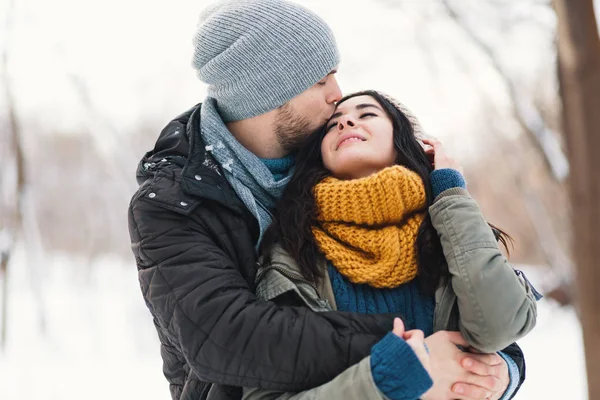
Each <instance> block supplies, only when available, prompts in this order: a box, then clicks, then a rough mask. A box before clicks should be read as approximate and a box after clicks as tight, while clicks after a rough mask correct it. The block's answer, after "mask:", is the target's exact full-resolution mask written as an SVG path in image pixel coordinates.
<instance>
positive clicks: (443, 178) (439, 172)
mask: <svg viewBox="0 0 600 400" xmlns="http://www.w3.org/2000/svg"><path fill="white" fill-rule="evenodd" d="M429 179H430V180H431V190H432V191H433V198H434V199H435V198H436V197H437V196H438V195H439V194H441V193H442V192H443V191H444V190H448V189H452V188H455V187H460V188H463V189H466V188H467V182H466V181H465V178H464V177H463V176H462V174H461V173H460V172H458V171H457V170H455V169H451V168H442V169H436V170H434V171H433V172H432V173H431V174H430V175H429Z"/></svg>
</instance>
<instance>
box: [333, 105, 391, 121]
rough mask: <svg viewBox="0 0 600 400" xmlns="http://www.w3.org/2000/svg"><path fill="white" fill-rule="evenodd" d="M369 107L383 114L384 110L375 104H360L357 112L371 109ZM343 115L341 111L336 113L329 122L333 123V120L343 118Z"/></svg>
mask: <svg viewBox="0 0 600 400" xmlns="http://www.w3.org/2000/svg"><path fill="white" fill-rule="evenodd" d="M369 107H373V108H376V109H378V110H379V111H381V112H383V110H382V109H381V108H380V107H379V106H376V105H375V104H370V103H363V104H358V105H357V106H356V107H355V108H356V109H357V110H362V109H363V108H369ZM342 114H343V113H342V112H341V111H338V112H336V113H334V114H333V115H332V116H331V117H329V121H331V120H332V119H335V118H338V117H341V116H342Z"/></svg>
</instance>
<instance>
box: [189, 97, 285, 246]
mask: <svg viewBox="0 0 600 400" xmlns="http://www.w3.org/2000/svg"><path fill="white" fill-rule="evenodd" d="M200 117H201V118H200V134H201V135H202V139H203V140H204V142H205V143H206V149H207V150H208V151H210V152H211V153H212V155H213V157H214V158H215V159H216V160H217V161H218V162H219V164H221V166H222V167H223V171H224V173H225V178H226V179H227V181H228V182H229V183H230V184H231V186H232V187H233V189H234V190H235V192H236V193H237V195H238V196H239V197H240V199H241V200H242V201H243V202H244V204H245V205H246V207H247V208H248V210H250V212H251V213H252V215H254V217H256V219H257V220H258V224H259V227H260V235H259V239H258V242H257V244H256V249H258V246H259V245H260V243H261V241H262V238H263V234H264V233H265V231H266V229H267V228H268V227H269V225H270V224H271V221H272V219H273V217H272V214H271V211H272V210H273V209H274V208H275V205H276V203H277V201H278V200H279V198H280V197H281V194H282V193H283V190H284V189H285V187H286V185H287V184H288V182H289V181H290V178H291V177H292V174H293V173H294V168H293V167H292V168H291V169H290V171H289V172H288V174H287V176H285V177H284V178H283V179H280V180H277V181H276V180H275V178H274V177H273V174H272V173H271V171H270V170H269V169H268V168H267V166H266V165H265V164H264V163H263V162H262V161H261V160H260V159H259V158H258V157H257V156H256V155H254V154H253V153H252V152H250V151H249V150H247V149H246V148H245V147H244V146H242V145H241V144H240V143H239V142H238V141H237V140H236V139H235V138H234V137H233V135H232V134H231V132H229V130H228V129H227V126H226V125H225V123H224V122H223V119H222V118H221V116H220V115H219V111H218V109H217V104H216V100H215V99H213V98H210V97H208V98H207V99H206V100H205V101H204V103H202V108H201V114H200Z"/></svg>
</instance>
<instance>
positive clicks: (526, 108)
mask: <svg viewBox="0 0 600 400" xmlns="http://www.w3.org/2000/svg"><path fill="white" fill-rule="evenodd" d="M441 3H442V5H443V7H444V9H445V11H446V13H447V14H448V16H449V17H450V19H451V20H452V21H454V22H455V24H456V25H457V26H458V27H459V28H460V29H461V30H462V31H463V33H464V34H465V36H466V37H468V38H469V39H470V40H471V41H472V42H473V43H474V44H475V45H476V46H477V47H478V48H479V49H480V50H481V51H482V53H483V54H485V55H486V56H487V57H488V59H489V60H490V63H491V65H492V67H493V68H494V69H495V70H496V72H497V73H498V76H500V77H501V78H502V80H503V82H504V84H505V86H506V89H507V91H508V94H509V97H510V99H511V100H512V107H513V114H514V116H515V119H516V120H517V122H518V123H519V124H520V125H521V127H522V128H523V130H524V131H525V132H526V133H527V134H528V136H529V137H530V138H531V140H532V142H533V143H534V144H535V147H536V148H538V149H539V150H540V151H541V153H542V155H543V156H544V160H545V161H546V163H547V164H548V167H549V168H550V170H551V171H552V174H553V176H554V178H555V179H557V180H558V181H562V180H564V179H565V178H566V177H567V176H568V175H569V162H568V160H567V157H566V155H565V154H564V152H563V150H562V148H561V146H560V143H559V140H558V134H557V133H556V132H554V131H553V130H552V129H550V128H549V127H548V126H546V124H545V122H544V119H543V118H542V116H541V115H540V113H539V111H538V110H537V109H536V107H535V106H534V105H533V103H532V101H531V99H529V97H528V96H527V95H526V94H525V93H522V92H521V91H520V90H519V88H518V86H517V85H516V83H515V82H514V81H513V80H512V79H511V77H510V76H509V74H508V73H507V72H506V70H505V67H504V65H503V64H502V62H501V61H500V59H499V58H498V57H497V56H496V55H495V53H494V51H493V50H492V49H491V48H490V46H488V44H487V43H485V42H484V41H483V40H482V39H481V38H480V37H479V36H478V35H477V34H476V33H475V32H474V31H473V30H472V29H471V28H470V27H469V26H468V25H467V24H466V23H464V22H463V21H462V20H461V18H460V15H459V14H458V12H457V11H456V10H455V9H454V7H453V6H452V5H451V4H450V2H449V0H441Z"/></svg>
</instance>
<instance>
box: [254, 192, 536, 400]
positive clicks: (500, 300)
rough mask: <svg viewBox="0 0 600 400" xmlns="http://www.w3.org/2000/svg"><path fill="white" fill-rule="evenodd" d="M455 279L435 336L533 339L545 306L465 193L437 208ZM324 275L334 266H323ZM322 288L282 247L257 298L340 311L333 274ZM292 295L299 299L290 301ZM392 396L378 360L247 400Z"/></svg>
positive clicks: (444, 288)
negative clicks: (374, 366) (307, 386)
mask: <svg viewBox="0 0 600 400" xmlns="http://www.w3.org/2000/svg"><path fill="white" fill-rule="evenodd" d="M429 213H430V215H431V220H432V222H433V226H434V228H435V229H436V230H437V232H438V234H439V236H440V240H441V243H442V248H443V250H444V255H445V257H446V261H447V263H448V268H449V271H450V274H451V278H450V279H445V280H442V282H440V284H439V286H438V289H437V290H436V293H435V311H434V318H433V329H434V332H437V331H439V330H450V331H460V332H461V334H462V335H463V337H464V338H465V339H466V340H467V341H468V342H469V344H470V345H471V346H473V347H474V348H476V349H478V350H480V351H482V352H484V353H493V352H496V351H499V350H501V349H503V348H505V347H506V346H508V345H509V344H511V343H513V342H516V341H517V340H518V339H520V338H521V337H523V336H524V335H526V334H527V333H528V332H529V331H531V329H533V327H534V326H535V323H536V316H537V307H536V298H535V295H534V292H533V290H532V288H531V287H530V285H529V284H528V282H527V281H526V280H525V279H524V278H523V277H522V276H520V275H518V274H516V273H515V270H514V269H513V267H512V266H511V265H510V264H509V263H508V260H507V259H506V257H504V255H503V254H502V252H501V251H500V249H499V247H498V242H497V241H496V238H495V237H494V234H493V232H492V230H491V229H490V227H489V225H488V224H487V222H486V220H485V219H484V218H483V215H482V214H481V211H480V209H479V206H478V205H477V203H476V202H475V200H474V199H473V198H471V196H470V195H469V193H468V192H467V191H466V190H464V189H461V188H453V189H448V190H446V191H444V192H443V193H442V194H440V195H439V196H438V197H437V198H436V199H435V201H434V203H433V204H432V205H431V207H430V208H429ZM323 270H325V271H326V270H327V269H326V265H323ZM324 275H325V276H324V279H322V280H321V282H319V283H318V284H313V283H311V282H309V281H307V280H306V279H304V278H303V277H302V274H301V271H300V269H299V266H298V264H297V263H296V261H295V260H293V259H292V258H291V257H290V256H289V255H288V254H287V253H286V252H285V251H284V250H283V249H281V248H275V249H274V250H273V253H272V254H271V262H270V263H269V264H268V265H264V266H262V267H261V268H260V269H259V272H258V274H257V278H256V280H257V295H258V297H259V298H262V299H264V300H272V301H275V302H278V301H284V299H287V300H285V301H286V302H287V303H288V304H289V299H290V298H295V299H296V300H297V301H298V305H303V306H306V307H309V308H310V309H312V310H313V311H315V312H322V311H331V310H336V304H335V297H334V295H333V290H332V287H331V281H330V280H329V276H328V274H327V273H326V274H324ZM290 296H291V297H290ZM325 398H327V399H329V400H332V398H340V399H342V398H343V399H344V400H354V399H356V400H358V399H365V398H384V395H383V393H381V392H380V391H379V390H378V389H377V387H376V386H375V383H374V381H373V378H372V374H371V369H370V359H369V357H367V358H365V359H364V360H363V361H361V362H360V363H358V364H356V365H355V366H353V367H350V368H349V369H348V370H346V371H345V372H344V373H342V374H340V375H339V376H338V377H337V378H336V379H334V380H333V381H331V382H329V383H326V384H324V385H321V386H319V387H318V388H315V389H312V390H308V391H305V392H302V393H277V392H273V391H268V390H262V389H257V388H246V389H245V390H244V399H251V400H259V399H260V400H262V399H297V400H311V399H325Z"/></svg>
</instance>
